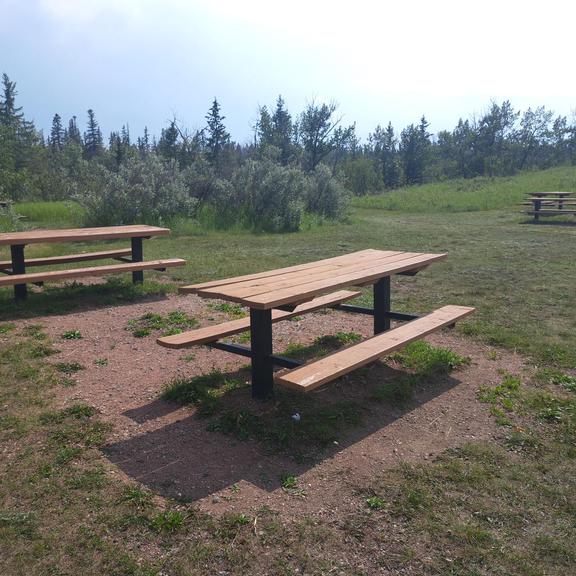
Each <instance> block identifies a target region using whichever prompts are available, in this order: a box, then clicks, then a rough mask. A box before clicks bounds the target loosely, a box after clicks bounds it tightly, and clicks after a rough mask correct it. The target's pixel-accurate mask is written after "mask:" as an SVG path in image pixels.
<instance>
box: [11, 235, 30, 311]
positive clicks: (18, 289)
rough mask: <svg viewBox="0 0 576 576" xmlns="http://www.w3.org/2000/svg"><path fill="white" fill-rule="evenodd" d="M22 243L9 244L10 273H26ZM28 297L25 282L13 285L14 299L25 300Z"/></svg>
mask: <svg viewBox="0 0 576 576" xmlns="http://www.w3.org/2000/svg"><path fill="white" fill-rule="evenodd" d="M24 248H25V245H24V244H13V245H12V246H10V254H11V256H12V274H26V264H25V260H24ZM27 297H28V288H27V286H26V284H15V285H14V299H15V300H17V301H18V300H25V299H26V298H27Z"/></svg>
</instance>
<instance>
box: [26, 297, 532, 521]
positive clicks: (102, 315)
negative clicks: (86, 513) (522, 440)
mask: <svg viewBox="0 0 576 576" xmlns="http://www.w3.org/2000/svg"><path fill="white" fill-rule="evenodd" d="M174 310H181V311H183V312H185V313H186V314H188V315H189V316H193V317H195V318H196V319H197V320H198V322H199V324H200V325H202V326H203V325H206V324H208V323H213V322H220V321H222V320H224V319H226V315H225V314H223V313H221V312H218V311H214V310H213V309H211V308H209V307H208V306H207V302H206V301H203V300H201V299H199V298H196V297H194V296H169V297H166V298H164V299H161V300H155V301H152V302H151V301H147V302H140V303H134V304H126V305H123V306H117V307H109V308H103V309H95V310H88V311H83V312H79V313H78V312H77V313H74V314H70V315H58V316H50V317H44V318H41V319H38V318H36V319H34V320H26V321H22V322H18V324H21V325H26V324H38V323H41V324H42V325H43V326H44V329H45V331H46V332H47V333H48V334H49V335H50V336H51V337H52V338H53V340H54V342H55V345H56V347H57V348H58V349H59V350H60V352H59V354H57V355H55V356H53V357H52V359H51V361H53V362H54V363H56V362H59V363H78V364H80V365H82V366H83V367H84V369H82V370H79V371H77V372H75V373H74V374H73V375H71V376H70V377H71V378H72V379H73V380H74V381H75V382H76V384H75V385H74V386H70V387H62V388H59V389H58V391H57V394H58V398H57V400H58V403H59V404H61V405H62V406H66V405H69V404H72V403H76V402H85V403H87V404H90V405H92V406H94V407H95V408H97V409H98V410H99V412H100V413H101V416H102V418H103V419H104V420H105V421H107V422H110V423H111V424H113V433H112V435H111V437H110V441H109V444H108V446H107V447H106V449H105V450H104V455H105V457H106V458H108V460H109V461H110V462H111V464H112V465H111V468H110V469H111V470H118V469H119V470H121V471H122V474H125V475H126V476H127V477H130V478H132V479H133V480H136V481H138V482H141V483H142V484H144V485H146V486H148V487H149V488H150V489H152V490H153V491H154V492H155V493H157V494H159V495H161V496H165V497H171V498H178V499H183V500H187V501H193V502H197V504H198V506H199V507H200V508H201V509H203V510H206V511H209V512H212V513H217V514H219V513H222V512H225V511H235V512H246V513H248V512H250V511H254V510H256V509H258V508H260V507H261V506H263V505H266V506H268V507H269V508H271V509H273V510H277V511H279V512H281V513H282V514H283V515H286V516H287V517H296V516H299V515H301V514H303V513H306V514H310V515H314V516H317V517H335V516H334V515H339V514H342V513H347V512H348V511H350V510H352V509H355V508H357V505H358V503H357V501H355V500H354V498H355V497H354V495H355V494H356V493H357V492H358V491H360V490H362V488H363V486H365V485H366V484H367V483H368V482H369V479H370V478H371V477H373V476H374V475H375V474H379V473H381V472H382V471H383V470H386V469H388V468H390V467H394V466H396V465H397V464H398V463H400V462H402V461H422V460H431V459H434V457H435V456H436V455H437V454H439V453H440V452H442V451H444V450H445V449H447V448H449V447H454V446H458V445H461V444H463V443H465V442H468V441H473V440H482V439H490V438H494V437H495V436H497V435H498V434H499V433H498V430H497V428H496V427H495V425H494V422H493V418H492V417H491V416H490V414H489V412H488V408H487V407H486V405H484V404H482V403H480V402H478V400H477V399H476V392H477V390H478V388H479V387H480V386H482V385H493V384H495V383H497V382H499V381H500V380H501V374H500V373H499V371H501V370H502V369H505V370H507V371H510V372H514V373H519V372H522V371H523V370H524V369H526V368H527V365H526V364H525V360H524V359H523V358H522V357H520V356H518V355H515V354H513V353H509V352H504V351H501V350H498V351H494V350H491V349H490V348H489V347H487V346H484V345H482V344H479V343H477V342H475V341H472V340H470V339H467V338H463V337H461V336H459V335H457V334H456V333H454V332H444V333H441V334H437V335H434V336H432V337H430V338H429V341H430V342H431V343H432V344H434V345H439V346H445V347H448V348H451V349H453V350H454V351H456V352H458V353H459V354H461V355H465V356H469V357H470V358H471V363H470V365H468V366H465V367H463V368H460V369H458V370H456V371H454V372H453V373H452V374H451V375H450V376H446V377H438V378H434V379H433V380H431V381H428V382H426V383H425V384H423V385H420V386H418V388H417V390H416V391H415V397H414V399H413V401H411V402H410V403H409V404H408V405H407V406H405V407H404V408H402V409H400V408H396V407H391V406H390V405H386V404H385V403H379V402H374V401H370V400H369V399H370V391H371V390H372V389H373V387H374V386H376V385H379V384H381V383H382V382H386V381H393V380H394V379H395V378H397V377H398V371H399V370H400V368H399V367H398V366H394V365H393V364H392V365H390V366H386V365H384V364H383V363H375V364H374V365H372V366H371V367H369V368H368V369H367V370H365V371H363V372H362V374H361V376H360V377H359V376H357V375H354V374H352V375H350V376H349V377H347V378H344V379H342V380H340V381H338V382H336V383H334V384H333V385H329V386H327V387H324V388H322V389H320V390H319V391H318V392H316V394H317V395H318V397H320V398H326V400H327V401H334V400H335V399H336V400H339V401H347V400H349V401H351V402H353V401H358V400H362V401H364V402H367V406H368V409H367V412H366V414H365V416H364V418H363V421H362V424H361V425H359V426H357V427H356V428H354V429H352V430H351V431H350V430H348V431H347V432H345V433H343V434H342V437H341V438H339V439H338V441H337V443H335V444H334V445H333V446H330V447H329V448H327V449H326V450H324V451H323V452H322V453H321V454H319V455H318V457H315V458H314V459H312V460H307V461H306V462H296V461H295V460H294V459H293V458H291V457H290V455H279V454H270V453H269V451H267V450H266V448H265V447H264V446H262V445H261V444H259V443H257V442H255V441H239V440H236V439H235V438H232V437H229V436H225V435H223V434H221V433H218V432H214V431H208V430H207V420H206V419H202V418H198V417H197V415H196V414H195V409H194V408H188V407H179V406H176V405H174V404H171V403H167V402H164V401H162V400H160V399H159V394H160V393H161V391H162V389H163V388H164V386H165V385H166V384H167V383H168V382H170V381H171V380H173V379H175V378H182V377H190V376H194V375H199V374H203V373H207V372H210V371H212V370H221V371H224V372H231V373H235V372H237V371H238V370H239V369H240V368H241V367H242V366H245V365H246V359H243V358H239V357H236V356H232V355H230V354H227V353H225V352H221V351H218V350H211V349H209V348H206V347H195V348H191V349H189V350H182V351H171V350H167V349H165V348H161V347H160V346H158V345H157V344H156V343H155V338H156V336H157V335H158V334H152V335H150V336H147V337H144V338H135V337H134V336H133V334H132V333H131V332H130V331H129V330H126V325H127V323H128V322H129V321H130V320H132V319H134V318H138V317H140V316H142V315H143V314H146V313H150V312H153V313H158V314H167V313H169V312H171V311H174ZM74 331H78V332H79V334H80V335H81V338H79V339H63V338H62V337H61V336H62V334H64V333H70V332H74ZM339 331H343V332H352V331H355V332H359V333H361V334H362V335H363V336H365V337H367V336H369V335H370V333H371V318H370V317H366V316H360V315H351V314H345V313H342V312H328V313H314V314H309V315H307V316H305V317H303V318H302V319H299V320H296V321H287V322H282V323H279V324H276V325H275V326H274V335H275V336H274V337H275V351H282V350H283V349H284V348H285V347H286V346H287V345H288V344H290V343H302V344H309V343H311V342H312V341H313V340H314V338H315V337H317V336H320V335H325V334H334V333H336V332H339ZM230 402H231V403H235V404H237V405H246V406H248V405H250V406H253V401H252V400H251V398H250V391H249V387H246V388H242V389H240V390H236V391H235V392H234V394H232V395H231V398H230ZM271 407H273V403H266V404H263V405H261V406H259V407H258V409H259V410H269V409H271ZM283 474H290V475H293V476H295V477H296V478H297V485H298V488H299V489H298V490H297V491H286V490H284V489H283V488H282V485H281V481H280V477H281V476H282V475H283Z"/></svg>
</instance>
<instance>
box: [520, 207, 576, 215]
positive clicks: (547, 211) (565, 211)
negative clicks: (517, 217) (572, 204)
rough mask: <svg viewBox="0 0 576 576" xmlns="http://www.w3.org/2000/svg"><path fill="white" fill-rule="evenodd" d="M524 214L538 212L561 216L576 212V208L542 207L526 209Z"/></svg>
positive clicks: (539, 213)
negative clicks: (557, 208) (539, 208)
mask: <svg viewBox="0 0 576 576" xmlns="http://www.w3.org/2000/svg"><path fill="white" fill-rule="evenodd" d="M524 214H538V215H539V216H561V215H562V214H576V210H572V209H569V210H568V209H564V208H563V209H562V210H551V209H549V208H542V210H526V211H525V212H524Z"/></svg>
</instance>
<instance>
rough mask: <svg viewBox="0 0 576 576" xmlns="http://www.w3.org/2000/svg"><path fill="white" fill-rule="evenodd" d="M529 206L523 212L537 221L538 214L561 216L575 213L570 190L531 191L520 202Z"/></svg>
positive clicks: (575, 205) (574, 203)
mask: <svg viewBox="0 0 576 576" xmlns="http://www.w3.org/2000/svg"><path fill="white" fill-rule="evenodd" d="M522 205H523V206H530V208H529V209H528V210H527V211H526V212H525V213H526V214H530V215H532V216H534V220H535V221H538V220H539V219H540V216H562V215H566V214H576V198H574V197H572V192H532V193H531V195H529V196H527V198H526V200H525V201H524V202H523V203H522Z"/></svg>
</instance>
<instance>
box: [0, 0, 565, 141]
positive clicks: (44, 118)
mask: <svg viewBox="0 0 576 576" xmlns="http://www.w3.org/2000/svg"><path fill="white" fill-rule="evenodd" d="M575 4H576V3H575V2H574V1H573V0H547V1H546V2H541V1H539V2H535V1H532V0H524V1H512V0H497V1H495V0H478V1H476V2H473V1H471V0H458V1H455V0H454V1H453V0H423V1H420V0H393V1H387V0H380V1H377V0H376V1H367V0H347V1H342V2H341V1H337V0H332V1H324V0H290V1H284V2H276V1H275V0H268V1H265V0H236V1H233V0H230V1H229V0H212V1H211V2H210V1H202V0H0V72H6V73H7V74H8V75H9V76H10V77H11V79H12V80H14V81H16V82H17V85H18V91H19V96H18V102H19V103H20V105H22V106H24V111H25V113H26V115H27V116H28V117H29V118H32V119H34V120H35V122H36V124H37V126H38V127H39V128H44V129H45V130H46V129H49V126H50V123H51V120H52V116H53V115H54V113H56V112H58V113H59V114H60V115H61V116H62V117H63V118H64V120H65V122H67V120H68V118H69V117H70V116H72V115H76V116H77V117H78V119H79V123H80V128H81V130H83V129H84V126H85V119H86V110H87V109H88V108H93V109H94V111H95V113H96V117H97V119H98V120H99V122H100V124H101V127H102V130H103V133H104V134H105V135H107V134H108V133H109V131H110V130H113V129H119V128H120V127H121V125H122V124H128V125H129V126H130V131H131V133H132V136H133V137H135V136H137V135H139V134H140V133H141V131H142V130H143V128H144V126H145V125H147V126H148V128H149V130H150V131H151V132H152V133H154V134H159V132H160V130H161V128H162V127H164V126H165V125H166V123H167V122H168V121H169V120H170V119H171V118H172V117H173V116H176V117H177V118H178V119H179V120H180V121H181V123H182V124H183V125H185V126H186V127H188V128H189V129H195V128H201V127H203V125H204V115H205V114H206V112H207V110H208V108H209V107H210V104H211V101H212V99H213V98H214V97H215V96H216V97H217V98H218V100H219V101H220V103H221V105H222V111H223V113H224V114H225V116H226V121H225V123H226V125H227V126H228V129H229V130H230V132H231V133H232V137H233V138H234V139H236V140H238V141H240V142H244V141H247V140H248V139H250V137H251V132H252V126H253V125H254V122H255V120H256V117H257V111H258V106H259V105H264V104H267V105H269V106H273V105H274V103H275V100H276V98H277V96H278V94H282V96H283V97H284V99H285V100H286V103H287V106H288V109H289V111H290V112H291V113H292V114H293V115H296V114H297V113H298V112H299V111H300V110H302V108H303V107H304V105H305V104H306V102H307V101H310V100H312V99H315V100H316V101H317V102H322V101H326V102H330V101H335V102H336V103H338V104H339V112H340V114H341V115H342V116H343V117H344V118H343V122H345V123H352V122H354V121H356V123H357V129H358V133H359V135H361V136H362V137H366V136H367V134H368V132H370V131H372V130H373V129H374V127H375V126H376V125H377V124H379V123H380V124H386V123H387V122H388V120H391V121H392V123H393V124H394V126H395V127H396V128H401V127H403V126H405V125H406V124H409V123H411V122H417V121H418V119H419V118H420V116H421V115H422V114H425V115H426V117H427V118H428V120H429V121H430V122H431V129H432V130H433V131H438V130H441V129H451V128H452V127H453V126H454V125H455V124H456V122H457V121H458V118H459V117H469V116H471V115H472V114H474V113H476V114H478V113H481V112H482V111H483V110H485V109H486V107H487V106H488V105H489V103H490V100H491V99H495V100H497V101H502V100H503V99H510V100H511V101H512V104H513V105H514V106H515V107H516V108H521V109H525V108H527V107H528V106H532V107H535V106H538V105H541V104H543V105H545V106H547V107H548V108H551V109H553V110H555V111H556V112H557V113H560V114H563V115H571V113H572V112H573V111H574V110H575V109H576V78H575V57H574V55H575V43H574V42H575V38H574V30H575V22H576V18H575V16H576V7H574V6H575Z"/></svg>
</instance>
